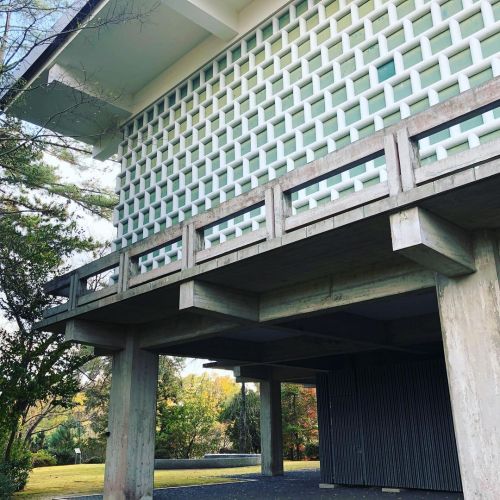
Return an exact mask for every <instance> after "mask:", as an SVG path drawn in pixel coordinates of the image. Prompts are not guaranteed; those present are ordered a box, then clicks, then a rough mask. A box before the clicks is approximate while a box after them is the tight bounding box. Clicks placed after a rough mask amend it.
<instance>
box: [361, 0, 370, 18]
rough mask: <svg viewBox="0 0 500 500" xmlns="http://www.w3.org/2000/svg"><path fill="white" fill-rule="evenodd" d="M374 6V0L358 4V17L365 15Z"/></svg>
mask: <svg viewBox="0 0 500 500" xmlns="http://www.w3.org/2000/svg"><path fill="white" fill-rule="evenodd" d="M373 8H374V0H366V2H363V3H362V4H361V5H359V6H358V12H359V17H363V16H366V15H367V14H369V13H370V12H371V11H372V10H373Z"/></svg>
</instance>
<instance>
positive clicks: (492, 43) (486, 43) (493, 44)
mask: <svg viewBox="0 0 500 500" xmlns="http://www.w3.org/2000/svg"><path fill="white" fill-rule="evenodd" d="M481 51H482V52H483V57H489V56H492V55H493V54H498V53H499V52H500V32H498V33H495V34H494V35H491V36H490V37H488V38H486V39H484V40H483V41H482V42H481Z"/></svg>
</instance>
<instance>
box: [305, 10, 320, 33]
mask: <svg viewBox="0 0 500 500" xmlns="http://www.w3.org/2000/svg"><path fill="white" fill-rule="evenodd" d="M318 23H319V15H318V14H317V13H316V14H314V15H313V16H311V17H309V18H308V19H307V21H306V27H307V29H308V30H309V31H310V30H312V29H314V28H315V27H316V26H318Z"/></svg>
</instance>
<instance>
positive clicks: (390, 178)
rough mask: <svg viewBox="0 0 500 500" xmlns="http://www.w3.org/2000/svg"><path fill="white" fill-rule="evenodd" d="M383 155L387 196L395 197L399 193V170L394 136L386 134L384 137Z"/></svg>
mask: <svg viewBox="0 0 500 500" xmlns="http://www.w3.org/2000/svg"><path fill="white" fill-rule="evenodd" d="M384 154H385V164H386V168H387V184H388V186H389V196H396V195H398V194H399V193H400V192H401V170H400V165H399V153H398V144H397V141H396V136H395V135H394V134H386V135H385V136H384Z"/></svg>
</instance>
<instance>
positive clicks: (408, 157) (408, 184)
mask: <svg viewBox="0 0 500 500" xmlns="http://www.w3.org/2000/svg"><path fill="white" fill-rule="evenodd" d="M397 143H398V151H399V168H400V171H401V186H402V188H403V191H410V190H411V189H413V188H414V187H415V169H416V168H418V166H419V163H420V162H419V159H418V149H417V145H416V144H415V143H414V141H413V140H412V138H411V137H410V136H409V134H408V129H407V128H406V127H405V128H402V129H399V130H398V132H397Z"/></svg>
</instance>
